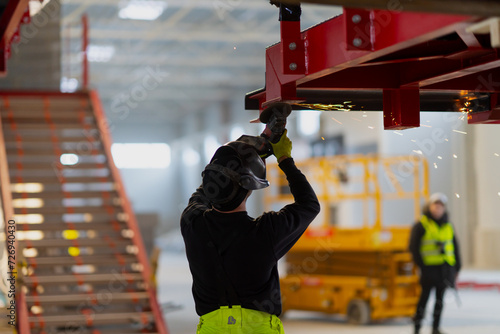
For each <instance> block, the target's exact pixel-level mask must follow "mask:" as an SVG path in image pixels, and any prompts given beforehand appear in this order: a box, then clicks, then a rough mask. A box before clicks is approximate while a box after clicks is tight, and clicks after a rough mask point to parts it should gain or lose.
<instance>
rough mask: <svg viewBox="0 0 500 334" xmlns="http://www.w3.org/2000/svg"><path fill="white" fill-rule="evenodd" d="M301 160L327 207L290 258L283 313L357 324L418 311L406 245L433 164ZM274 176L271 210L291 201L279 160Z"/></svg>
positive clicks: (271, 169)
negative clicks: (338, 316) (338, 318)
mask: <svg viewBox="0 0 500 334" xmlns="http://www.w3.org/2000/svg"><path fill="white" fill-rule="evenodd" d="M297 165H298V167H299V168H300V169H301V170H302V171H303V172H304V174H306V175H307V177H308V179H309V181H310V182H311V184H312V185H313V187H314V189H315V191H316V194H317V195H318V198H319V200H320V202H321V207H322V210H321V213H320V215H319V217H318V218H317V219H316V220H315V221H314V222H313V223H312V224H311V226H310V227H309V228H308V229H307V231H306V232H305V233H304V235H303V236H302V237H301V238H300V240H299V241H298V242H297V244H296V245H295V246H294V247H293V248H292V250H291V251H290V252H289V253H288V254H287V256H286V258H285V261H286V276H285V277H282V278H281V293H282V298H283V312H286V311H287V310H307V311H320V312H325V313H331V314H343V315H346V316H347V319H348V320H349V322H350V323H353V324H367V323H369V322H370V321H372V320H380V319H385V318H391V317H407V316H412V315H413V313H414V312H415V307H416V304H417V301H418V295H419V284H418V277H417V275H416V268H415V266H414V265H413V262H412V259H411V254H410V253H409V252H408V250H407V249H408V241H409V236H410V229H411V223H412V222H413V221H414V220H415V219H418V218H419V216H420V209H421V204H422V201H423V200H425V199H426V198H428V193H429V192H428V164H427V161H426V160H425V159H423V158H421V157H420V156H402V157H388V158H381V157H377V156H364V155H349V156H335V157H320V158H311V159H308V160H305V161H300V162H298V163H297ZM268 178H269V179H270V182H271V185H272V187H270V189H269V191H267V192H266V193H265V195H264V196H265V198H264V202H265V203H266V206H267V209H275V208H274V206H276V208H278V207H279V206H280V205H282V204H283V203H287V202H288V203H289V202H290V201H292V196H291V194H290V193H289V190H288V186H287V181H286V179H285V176H284V175H283V173H282V172H281V171H279V168H278V167H277V165H270V166H268ZM383 222H384V224H383Z"/></svg>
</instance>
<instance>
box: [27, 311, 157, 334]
mask: <svg viewBox="0 0 500 334" xmlns="http://www.w3.org/2000/svg"><path fill="white" fill-rule="evenodd" d="M28 320H29V321H30V323H31V324H32V326H33V327H35V328H46V327H48V326H54V325H60V326H65V325H67V324H68V323H70V324H72V326H80V325H84V326H95V325H109V324H113V325H114V324H142V323H149V322H151V321H152V320H153V314H152V312H129V313H102V312H90V313H89V314H88V315H85V314H70V315H42V316H39V317H37V316H32V317H29V318H28ZM99 333H100V331H99Z"/></svg>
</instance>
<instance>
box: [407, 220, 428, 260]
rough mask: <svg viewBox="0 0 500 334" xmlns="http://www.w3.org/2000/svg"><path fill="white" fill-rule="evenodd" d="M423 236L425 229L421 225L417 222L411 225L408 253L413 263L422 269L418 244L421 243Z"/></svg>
mask: <svg viewBox="0 0 500 334" xmlns="http://www.w3.org/2000/svg"><path fill="white" fill-rule="evenodd" d="M424 234H425V229H424V226H423V225H422V223H420V222H417V223H415V224H414V225H413V227H412V229H411V234H410V252H411V255H412V256H413V261H414V262H415V264H416V265H417V266H418V267H419V268H422V267H423V266H424V261H423V260H422V255H421V254H420V244H421V242H422V237H423V236H424Z"/></svg>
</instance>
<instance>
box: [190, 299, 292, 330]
mask: <svg viewBox="0 0 500 334" xmlns="http://www.w3.org/2000/svg"><path fill="white" fill-rule="evenodd" d="M196 334H285V332H284V331H283V324H282V323H281V320H280V319H279V318H278V317H277V316H275V315H272V314H269V313H266V312H260V311H256V310H250V309H246V308H242V307H241V306H233V307H232V308H229V307H227V306H222V307H221V308H220V309H218V310H215V311H213V312H210V313H207V314H205V315H202V316H201V317H200V323H199V324H198V330H197V331H196Z"/></svg>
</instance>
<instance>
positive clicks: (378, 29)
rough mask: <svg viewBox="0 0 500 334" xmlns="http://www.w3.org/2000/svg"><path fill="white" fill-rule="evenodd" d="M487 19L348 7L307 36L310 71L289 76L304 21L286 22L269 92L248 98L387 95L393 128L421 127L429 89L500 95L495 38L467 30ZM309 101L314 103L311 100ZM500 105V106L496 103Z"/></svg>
mask: <svg viewBox="0 0 500 334" xmlns="http://www.w3.org/2000/svg"><path fill="white" fill-rule="evenodd" d="M481 20H482V19H481V18H479V17H472V16H464V15H446V14H425V13H411V12H394V11H392V12H391V11H387V10H364V9H350V8H345V9H344V13H343V15H340V16H337V17H335V18H332V19H330V20H328V21H326V22H323V23H321V24H319V25H317V26H314V27H312V28H310V29H307V30H305V31H303V32H302V33H301V38H300V39H301V41H303V42H304V61H305V71H304V72H303V73H302V72H301V71H290V69H289V64H290V62H291V61H290V57H291V54H290V52H288V51H289V50H287V43H288V39H289V38H290V36H292V37H293V36H296V29H297V24H298V22H293V23H294V24H295V25H285V24H284V22H282V23H281V24H282V25H281V28H282V30H281V36H282V37H281V42H280V43H278V44H276V45H273V46H271V47H269V48H267V50H266V87H265V90H264V91H263V92H258V93H255V94H254V95H251V94H250V95H249V96H250V98H255V99H257V100H258V101H259V106H260V110H262V109H263V108H264V107H265V106H266V105H268V104H269V103H272V102H277V101H285V102H289V103H297V102H302V101H304V100H305V99H304V98H302V97H301V96H297V91H298V90H299V89H300V90H301V91H304V90H311V91H325V92H327V91H328V90H351V89H352V90H357V91H363V90H371V91H373V90H382V91H384V116H385V119H384V123H385V125H386V128H387V129H395V128H399V129H402V128H408V127H415V126H419V110H418V109H419V99H418V96H419V92H420V91H422V90H428V91H447V92H452V91H455V92H458V93H460V94H462V93H463V94H470V93H481V92H484V93H490V94H491V93H500V53H499V52H500V51H499V50H498V49H494V48H491V47H490V46H489V43H490V42H489V35H475V34H473V33H471V32H468V31H467V28H468V27H469V26H470V25H471V24H474V23H477V22H478V21H481ZM286 23H287V24H288V23H291V22H286ZM288 29H289V31H288ZM295 38H296V39H297V37H295ZM298 55H300V53H296V54H294V56H298ZM294 61H295V60H294ZM402 101H405V102H404V103H403V102H402ZM307 103H314V101H310V100H309V99H308V102H307ZM457 107H460V106H459V105H457ZM496 107H497V104H496V103H495V104H493V105H492V108H496ZM498 108H499V109H500V106H499V107H498ZM459 110H460V108H458V109H457V111H459ZM492 110H493V109H492ZM499 121H500V118H499V117H498V113H497V112H493V111H492V112H490V113H484V112H481V113H479V112H478V113H477V115H474V114H473V113H471V114H470V115H469V122H470V123H477V122H488V123H498V122H499Z"/></svg>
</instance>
